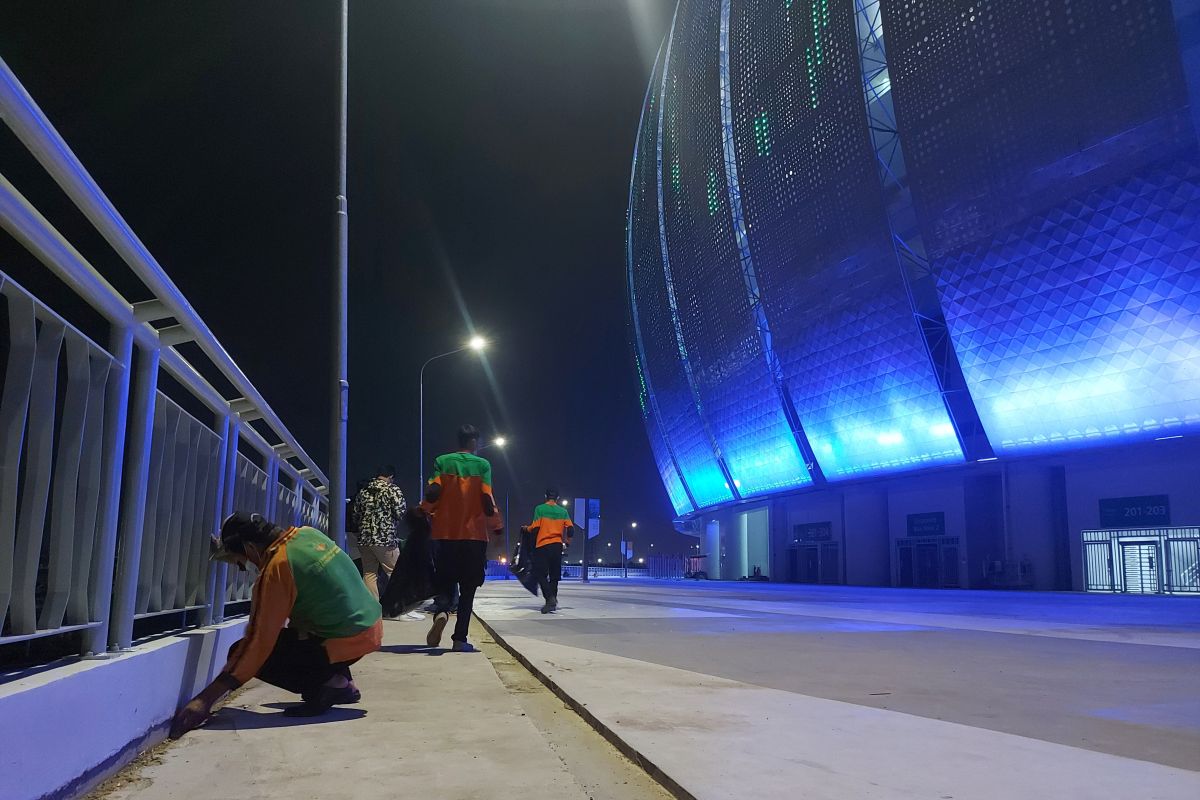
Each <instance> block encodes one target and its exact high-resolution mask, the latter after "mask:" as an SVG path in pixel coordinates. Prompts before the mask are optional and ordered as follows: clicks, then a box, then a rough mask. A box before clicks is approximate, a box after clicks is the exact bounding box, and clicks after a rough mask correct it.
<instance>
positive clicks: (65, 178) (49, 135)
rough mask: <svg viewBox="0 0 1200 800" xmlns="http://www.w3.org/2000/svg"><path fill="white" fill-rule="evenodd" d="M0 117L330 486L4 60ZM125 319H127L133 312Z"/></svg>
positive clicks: (0, 64)
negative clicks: (0, 116) (0, 115)
mask: <svg viewBox="0 0 1200 800" xmlns="http://www.w3.org/2000/svg"><path fill="white" fill-rule="evenodd" d="M0 114H2V115H3V117H4V121H5V123H6V124H7V125H8V126H9V128H10V129H12V131H13V133H15V134H16V135H17V138H18V139H20V140H21V142H22V143H23V144H24V145H25V147H26V149H28V150H29V152H30V153H31V154H32V155H33V156H34V158H36V159H37V160H38V162H39V163H40V164H41V165H42V167H43V168H44V169H45V170H46V171H47V172H48V173H49V174H50V176H51V177H52V178H54V180H55V182H56V183H57V184H58V185H59V187H60V188H61V189H62V190H63V191H64V192H65V193H66V195H67V196H68V197H70V198H71V200H72V201H73V202H74V203H75V206H76V207H77V208H78V209H79V210H80V211H81V212H83V215H84V216H86V217H87V218H88V219H89V220H90V221H91V222H92V224H93V225H94V226H95V227H96V230H97V231H99V232H100V235H101V236H103V237H104V239H105V240H106V241H107V242H108V244H109V246H110V247H112V248H113V249H114V250H115V251H116V252H117V253H118V254H119V255H120V256H121V258H122V259H123V260H124V261H125V263H126V264H128V265H129V268H130V269H132V270H133V272H134V274H136V275H137V276H138V278H139V279H141V281H142V282H143V283H144V284H145V285H146V286H147V287H148V288H149V289H150V291H151V292H152V293H153V294H154V297H155V299H157V300H159V301H160V302H162V303H163V305H164V306H166V308H167V310H169V311H170V312H171V316H173V317H175V320H176V321H177V322H178V323H179V324H180V325H184V326H186V327H187V329H188V330H189V331H191V332H192V333H193V334H194V335H195V337H196V339H195V341H196V344H197V345H199V347H200V349H201V350H203V351H204V353H205V355H206V356H208V358H209V359H210V360H211V361H212V362H213V364H214V365H215V366H216V367H217V369H219V370H220V371H221V373H222V374H223V375H224V376H225V377H226V379H228V380H229V382H230V383H232V384H233V386H234V387H235V388H236V389H237V390H238V391H239V392H241V394H242V396H243V397H245V398H247V399H249V400H251V401H253V402H254V404H255V405H256V406H257V409H258V411H259V413H261V414H262V415H263V419H264V420H265V421H266V422H267V424H268V425H270V426H271V428H272V429H273V430H274V432H275V434H276V435H277V436H279V438H280V439H282V440H283V441H285V442H287V443H288V444H289V445H290V446H291V447H292V449H293V450H294V451H295V452H296V454H297V457H298V458H300V460H302V461H303V462H305V465H306V466H308V467H309V468H311V469H312V470H313V472H314V473H315V474H316V475H317V476H318V478H319V479H320V481H321V483H323V484H326V485H328V483H329V480H328V478H326V477H325V474H324V472H322V471H321V469H320V467H318V466H317V465H316V462H314V461H313V459H312V458H311V457H310V456H309V455H308V453H307V452H306V451H305V450H304V448H303V447H301V446H300V444H299V442H297V441H296V438H295V437H294V436H293V435H292V433H291V431H290V430H288V428H287V426H286V425H284V424H283V421H282V420H281V419H280V418H279V417H278V415H277V414H276V413H275V411H274V410H273V409H272V408H271V406H270V405H269V404H268V403H267V401H266V400H265V399H264V398H263V396H262V394H261V393H260V392H259V391H258V389H257V388H256V387H255V386H254V384H253V383H251V382H250V379H249V378H247V377H246V375H245V373H244V372H242V370H241V368H240V367H238V365H237V363H236V362H234V360H233V358H232V357H230V355H229V353H228V352H227V351H226V350H225V348H224V346H222V345H221V343H220V342H219V341H218V340H217V338H216V336H214V335H213V333H212V331H211V330H210V329H209V327H208V325H207V324H206V323H205V322H204V320H203V319H201V318H200V315H199V314H197V313H196V311H195V309H193V308H192V306H191V304H190V303H189V302H188V301H187V298H186V297H184V296H183V293H182V292H181V291H179V288H178V287H177V286H176V285H175V283H174V282H173V281H172V280H171V279H170V278H169V277H168V276H167V274H166V272H165V271H164V270H163V268H162V266H161V265H160V264H159V263H158V261H157V260H156V259H155V258H154V256H153V255H151V253H150V251H149V250H148V249H146V246H145V245H144V244H143V243H142V241H141V240H140V239H139V238H138V237H137V234H135V233H134V232H133V229H132V228H130V227H129V224H128V223H127V222H126V221H125V218H124V217H122V216H121V214H120V212H119V211H117V209H116V207H115V206H114V205H113V204H112V202H111V201H110V200H109V199H108V196H107V195H105V194H104V192H103V190H102V189H101V188H100V186H99V185H98V184H97V183H96V181H95V180H94V179H93V178H92V176H91V174H90V173H88V171H87V169H86V168H84V166H83V164H82V162H80V161H79V159H78V157H76V155H75V153H74V152H72V150H71V148H70V147H69V146H68V145H67V143H66V141H65V140H64V139H63V138H62V136H60V135H59V133H58V131H57V130H56V129H55V128H54V126H53V125H52V124H51V122H50V120H49V119H48V118H47V117H46V115H45V114H44V113H43V112H42V110H41V108H39V107H38V105H37V103H36V102H34V100H33V98H32V97H31V96H30V95H29V93H28V92H26V91H25V88H24V87H23V86H22V85H21V83H20V81H18V80H17V77H16V75H14V74H13V72H12V70H11V69H9V67H8V64H7V63H5V62H4V61H3V59H0ZM91 294H92V293H91V292H89V293H88V294H85V295H84V297H86V298H87V299H89V300H92V299H93V298H92V297H91ZM130 314H131V315H132V310H131V311H130Z"/></svg>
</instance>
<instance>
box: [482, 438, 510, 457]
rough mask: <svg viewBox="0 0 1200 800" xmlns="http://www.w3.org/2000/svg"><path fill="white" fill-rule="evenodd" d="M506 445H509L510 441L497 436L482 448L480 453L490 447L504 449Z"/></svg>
mask: <svg viewBox="0 0 1200 800" xmlns="http://www.w3.org/2000/svg"><path fill="white" fill-rule="evenodd" d="M506 444H508V439H506V438H504V437H503V436H497V437H496V438H495V439H492V440H491V441H490V442H488V443H487V444H485V445H483V446H482V447H480V448H479V452H481V453H482V452H483V451H484V450H487V449H488V448H489V447H504V445H506Z"/></svg>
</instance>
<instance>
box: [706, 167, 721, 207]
mask: <svg viewBox="0 0 1200 800" xmlns="http://www.w3.org/2000/svg"><path fill="white" fill-rule="evenodd" d="M720 210H721V181H720V178H719V177H718V176H717V171H716V170H715V169H710V170H709V171H708V215H709V216H710V217H713V216H716V214H717V212H718V211H720Z"/></svg>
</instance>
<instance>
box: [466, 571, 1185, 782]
mask: <svg viewBox="0 0 1200 800" xmlns="http://www.w3.org/2000/svg"><path fill="white" fill-rule="evenodd" d="M560 603H561V605H562V606H563V610H562V611H561V612H559V613H558V614H555V615H549V616H543V615H540V614H538V613H537V610H536V609H537V607H538V601H537V600H536V599H535V598H532V597H530V596H529V595H528V594H527V593H525V592H524V591H523V590H522V589H521V588H520V587H519V586H517V585H515V583H513V582H503V581H500V582H493V583H489V584H488V585H487V586H486V587H485V588H484V590H483V591H482V592H481V595H480V599H479V600H478V601H477V604H476V612H477V613H478V614H479V616H481V617H482V618H484V619H485V620H487V622H488V624H489V625H490V626H492V627H493V629H494V630H495V632H496V633H497V634H498V635H499V636H501V637H502V638H503V640H504V642H505V643H506V644H507V646H509V647H510V648H513V649H514V650H515V651H516V652H518V653H519V654H520V656H521V657H522V659H523V660H524V661H526V662H527V663H528V664H529V665H530V666H531V667H532V668H534V669H535V670H536V671H537V672H539V673H541V674H542V675H544V676H545V678H546V679H547V680H548V681H550V682H551V683H552V684H554V685H555V687H556V688H557V690H558V691H560V692H561V693H563V694H565V695H567V696H569V697H570V698H571V699H572V701H573V702H574V703H575V704H576V705H577V706H578V707H579V709H580V710H581V711H582V712H583V713H585V714H587V715H589V716H590V717H592V718H593V720H594V722H595V724H596V725H597V726H599V727H600V728H602V729H604V730H606V731H607V732H608V734H609V735H611V736H615V737H617V738H619V739H620V740H621V741H622V742H624V745H625V747H626V748H628V749H629V750H631V751H633V752H634V753H635V754H637V755H638V756H639V757H640V758H641V759H643V760H644V761H645V762H646V763H648V764H650V765H652V767H653V768H657V769H659V770H661V771H662V772H663V773H664V774H665V775H666V776H667V777H668V779H670V780H671V781H673V782H674V783H675V784H676V785H677V786H678V787H679V789H680V790H681V793H684V794H690V795H692V796H694V797H696V798H701V799H702V800H709V798H713V799H714V800H715V799H716V798H746V797H762V798H776V797H778V798H792V797H803V798H829V799H830V800H835V799H836V800H845V799H847V798H955V799H956V800H962V799H963V798H988V799H989V800H990V799H992V798H995V799H996V800H999V799H1000V798H1013V797H1061V798H1128V797H1138V798H1163V799H1164V800H1166V799H1174V798H1179V799H1180V800H1182V799H1183V798H1187V799H1188V800H1194V799H1195V798H1197V797H1200V772H1197V771H1196V770H1200V713H1197V712H1200V695H1198V694H1197V692H1196V690H1195V686H1196V682H1195V680H1196V676H1197V675H1200V650H1198V649H1197V648H1198V647H1200V603H1198V602H1196V601H1195V600H1194V599H1191V598H1140V597H1120V598H1113V597H1103V596H1072V595H1048V594H1040V595H1037V594H1018V593H998V592H997V593H981V592H928V591H908V590H874V589H854V588H849V587H797V586H778V585H774V586H754V585H747V584H721V583H710V584H694V583H690V582H688V583H668V582H653V581H630V582H619V581H611V582H594V583H593V584H591V585H590V586H586V587H585V586H581V585H579V584H576V583H565V584H563V587H562V591H561V597H560Z"/></svg>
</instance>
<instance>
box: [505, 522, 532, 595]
mask: <svg viewBox="0 0 1200 800" xmlns="http://www.w3.org/2000/svg"><path fill="white" fill-rule="evenodd" d="M533 544H534V542H533V534H532V533H530V531H529V529H528V528H526V527H523V526H522V528H521V538H520V540H518V542H517V549H516V551H514V552H513V557H512V563H511V564H509V566H508V570H509V572H511V573H512V574H513V575H515V576H517V580H519V581H520V582H521V585H522V586H524V587H525V588H526V589H527V590H528V591H529V593H530V594H531V595H533V596H534V597H537V594H538V582H537V578H535V577H534V574H533Z"/></svg>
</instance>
